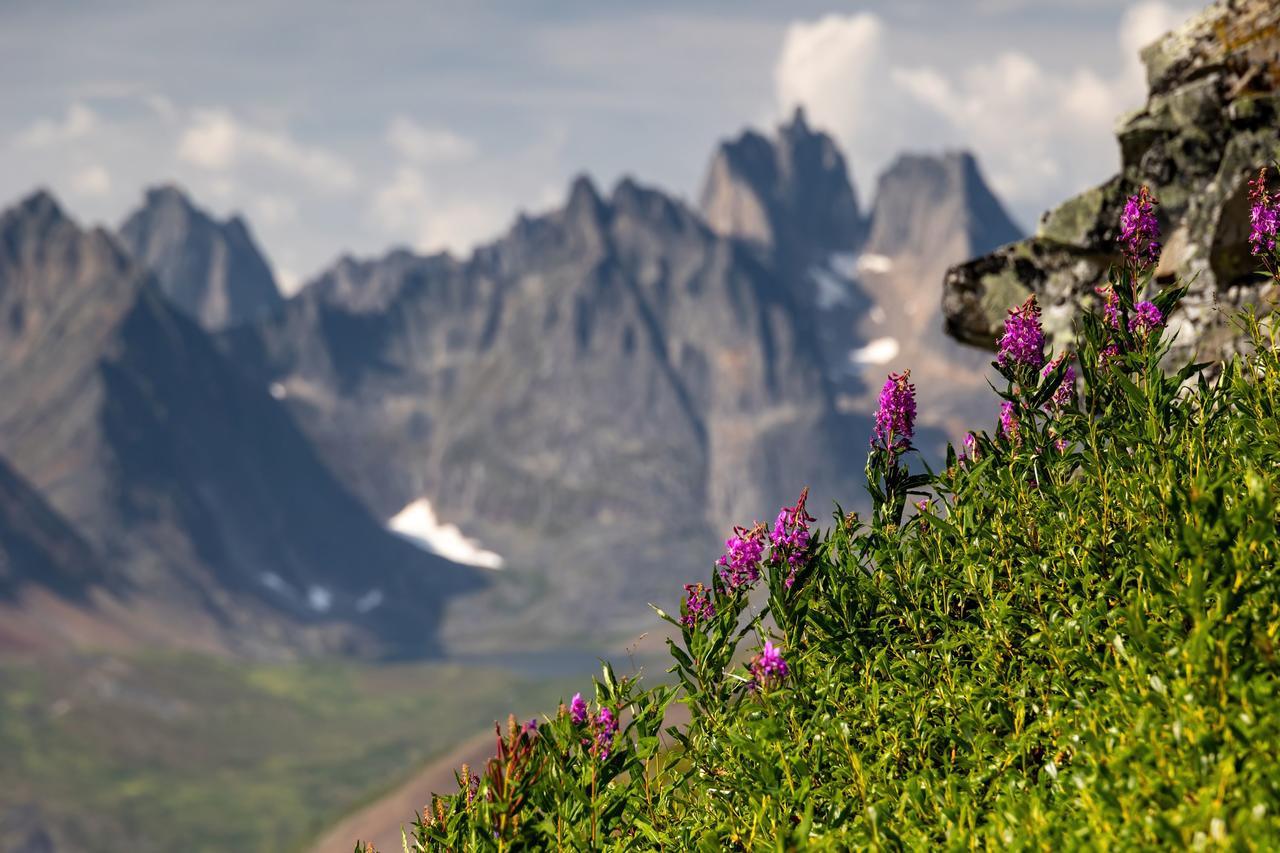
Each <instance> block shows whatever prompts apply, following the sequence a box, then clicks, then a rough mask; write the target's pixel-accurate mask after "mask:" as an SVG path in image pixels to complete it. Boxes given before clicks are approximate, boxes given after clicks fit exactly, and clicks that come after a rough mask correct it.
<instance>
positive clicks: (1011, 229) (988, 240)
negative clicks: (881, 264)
mask: <svg viewBox="0 0 1280 853" xmlns="http://www.w3.org/2000/svg"><path fill="white" fill-rule="evenodd" d="M1022 236H1023V232H1022V230H1021V229H1019V228H1018V226H1017V225H1015V224H1014V223H1013V220H1011V219H1010V218H1009V214H1008V213H1006V212H1005V209H1004V207H1003V206H1002V205H1001V204H1000V202H999V200H997V199H996V197H995V195H994V194H992V192H991V190H990V189H989V188H988V187H987V182H986V181H985V180H984V179H983V177H982V174H981V172H980V171H979V169H978V164H977V161H976V160H974V158H973V155H972V154H970V153H969V152H967V151H952V152H948V153H946V154H944V155H942V156H931V155H924V154H903V155H901V156H900V157H898V159H897V160H895V161H894V162H893V164H892V165H891V166H890V167H889V168H888V169H887V170H886V171H885V172H884V174H882V175H881V176H880V180H879V183H878V184H877V185H876V202H875V209H874V211H873V213H872V217H871V233H870V236H869V237H868V238H867V244H866V247H865V252H866V253H867V254H870V255H880V256H883V257H888V258H898V257H904V256H907V257H916V258H923V257H927V256H929V255H931V254H932V255H948V256H951V257H962V258H969V257H973V256H975V255H978V254H982V253H984V252H989V251H991V250H992V249H995V248H996V247H998V246H1003V245H1004V244H1006V243H1011V242H1013V241H1014V240H1017V239H1019V238H1020V237H1022Z"/></svg>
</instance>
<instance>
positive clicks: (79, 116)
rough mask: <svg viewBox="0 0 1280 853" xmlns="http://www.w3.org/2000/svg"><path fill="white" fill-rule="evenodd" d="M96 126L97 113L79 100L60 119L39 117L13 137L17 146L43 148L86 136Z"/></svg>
mask: <svg viewBox="0 0 1280 853" xmlns="http://www.w3.org/2000/svg"><path fill="white" fill-rule="evenodd" d="M97 126H98V116H97V114H96V113H95V112H94V111H93V110H91V109H89V107H87V106H86V105H84V104H83V103H80V102H79V101H77V102H75V103H73V104H71V105H70V106H69V107H67V114H66V115H65V116H64V117H63V118H61V119H40V120H39V121H36V122H35V123H34V124H32V125H31V126H29V127H27V128H26V129H25V130H22V131H20V132H19V133H18V135H17V136H16V137H15V138H14V144H15V145H16V146H17V147H18V148H44V147H46V146H49V145H61V144H65V143H67V142H71V141H73V140H76V139H81V138H83V137H85V136H88V135H89V134H90V133H92V132H93V130H94V129H95V128H96V127H97Z"/></svg>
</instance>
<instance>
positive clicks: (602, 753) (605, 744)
mask: <svg viewBox="0 0 1280 853" xmlns="http://www.w3.org/2000/svg"><path fill="white" fill-rule="evenodd" d="M591 733H592V738H593V740H594V741H595V742H594V743H593V744H592V745H591V754H592V755H594V756H596V757H597V758H599V759H600V760H601V761H604V760H605V759H607V758H608V757H609V753H611V752H612V751H613V738H614V736H615V735H616V734H617V733H618V718H617V717H615V716H614V715H613V711H611V710H609V709H608V708H601V709H600V713H599V714H598V715H596V718H595V720H594V721H593V722H592V723H591Z"/></svg>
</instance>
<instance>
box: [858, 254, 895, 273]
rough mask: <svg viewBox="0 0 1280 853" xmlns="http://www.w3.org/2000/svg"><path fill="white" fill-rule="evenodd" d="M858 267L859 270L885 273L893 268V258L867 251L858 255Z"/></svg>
mask: <svg viewBox="0 0 1280 853" xmlns="http://www.w3.org/2000/svg"><path fill="white" fill-rule="evenodd" d="M857 267H858V272H862V273H867V272H869V273H878V274H881V275H883V274H884V273H887V272H889V271H890V270H892V269H893V258H891V257H889V256H888V255H877V254H873V253H867V254H865V255H859V256H858V261H857Z"/></svg>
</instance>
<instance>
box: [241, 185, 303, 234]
mask: <svg viewBox="0 0 1280 853" xmlns="http://www.w3.org/2000/svg"><path fill="white" fill-rule="evenodd" d="M249 216H250V219H252V221H253V222H254V223H260V224H262V225H266V226H268V227H270V226H274V225H282V224H284V223H286V222H293V221H294V220H295V219H297V218H298V205H297V203H295V202H294V201H293V199H290V198H286V197H285V196H282V195H272V194H270V193H259V194H257V195H255V196H254V197H253V198H252V199H251V200H250V202H249Z"/></svg>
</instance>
